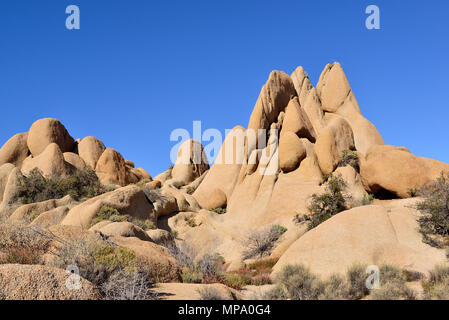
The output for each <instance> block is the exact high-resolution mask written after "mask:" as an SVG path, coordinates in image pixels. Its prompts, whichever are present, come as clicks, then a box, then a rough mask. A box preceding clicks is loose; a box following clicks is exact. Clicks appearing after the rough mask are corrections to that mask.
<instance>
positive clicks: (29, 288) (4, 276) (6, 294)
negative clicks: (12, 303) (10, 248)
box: [0, 264, 100, 300]
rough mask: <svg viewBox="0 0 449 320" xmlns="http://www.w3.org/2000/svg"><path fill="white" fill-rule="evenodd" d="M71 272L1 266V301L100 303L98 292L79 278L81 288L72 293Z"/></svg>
mask: <svg viewBox="0 0 449 320" xmlns="http://www.w3.org/2000/svg"><path fill="white" fill-rule="evenodd" d="M70 275H71V273H70V272H68V271H66V270H62V269H58V268H54V267H50V266H40V265H19V264H5V265H0V297H2V298H3V299H5V300H99V299H100V294H99V292H98V290H97V288H96V287H95V286H94V285H93V284H92V283H90V282H89V281H87V280H85V279H83V278H81V277H80V278H79V280H80V288H79V289H69V288H68V287H67V285H66V284H67V279H68V277H69V276H70Z"/></svg>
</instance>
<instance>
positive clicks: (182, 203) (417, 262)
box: [0, 63, 449, 298]
mask: <svg viewBox="0 0 449 320" xmlns="http://www.w3.org/2000/svg"><path fill="white" fill-rule="evenodd" d="M270 129H276V130H277V132H278V134H267V135H265V136H264V135H256V136H253V135H252V132H258V131H257V130H268V131H269V130H270ZM273 132H274V131H273ZM348 150H350V151H353V152H354V154H356V155H357V158H358V161H359V164H358V166H359V167H358V168H354V167H353V166H350V165H342V163H341V160H342V157H343V155H344V152H346V151H348ZM240 160H241V161H240ZM35 168H38V169H39V170H40V171H41V172H42V174H43V175H44V176H51V175H58V176H61V177H66V176H71V175H73V174H74V173H75V172H77V171H79V170H86V169H87V168H90V169H91V170H94V172H95V174H96V176H97V177H98V179H99V181H100V182H101V183H102V184H103V185H107V186H110V187H111V191H110V192H107V193H103V194H100V195H97V196H95V197H92V198H90V199H87V200H86V199H83V200H76V201H75V200H74V199H72V198H71V197H70V196H67V197H65V198H62V199H50V200H46V201H44V202H38V203H32V204H26V205H23V203H21V202H20V190H21V186H22V185H23V181H24V179H25V177H26V176H28V175H29V174H30V173H31V172H32V171H33V169H35ZM442 171H445V172H449V165H447V164H445V163H442V162H439V161H437V160H433V159H426V158H419V157H416V156H414V155H413V154H411V153H410V152H409V150H408V149H406V148H403V147H394V146H388V145H385V143H384V140H383V139H382V137H381V135H380V134H379V132H378V131H377V129H376V128H375V126H374V125H373V124H372V123H371V122H369V121H368V120H367V119H366V118H364V117H363V115H362V113H361V109H360V107H359V105H358V103H357V101H356V98H355V96H354V93H353V91H352V89H351V87H350V86H349V83H348V80H347V78H346V75H345V74H344V72H343V69H342V67H341V66H340V64H338V63H333V64H329V65H327V66H326V67H325V68H324V70H323V72H322V74H321V76H320V79H319V82H318V84H317V86H316V87H313V86H312V84H311V82H310V80H309V78H308V75H307V74H306V72H305V71H304V70H303V68H302V67H298V68H297V69H296V70H295V71H294V72H293V73H292V74H291V75H290V76H289V75H287V74H286V73H284V72H281V71H273V72H272V73H271V74H270V76H269V78H268V81H267V83H266V84H265V85H264V86H263V88H262V90H261V92H260V95H259V98H258V100H257V102H256V104H255V106H254V109H253V112H252V114H251V117H250V119H249V123H248V126H247V128H246V129H245V128H243V127H241V126H236V127H235V128H234V129H233V130H232V131H231V132H230V133H229V135H228V136H227V137H226V139H225V141H224V143H223V146H222V149H221V151H220V153H219V155H218V157H217V159H216V161H215V163H214V164H213V165H212V166H209V163H208V161H207V157H206V156H205V155H204V150H203V147H202V146H201V144H200V143H199V142H197V141H193V140H189V141H186V142H185V143H184V144H183V145H182V146H181V148H180V149H179V152H178V160H177V161H176V163H175V164H174V166H173V168H170V169H169V170H167V171H166V172H163V173H161V174H159V175H157V176H156V177H155V178H154V180H153V178H152V177H151V176H150V175H149V174H148V173H147V172H146V171H145V170H144V169H142V168H135V167H134V164H133V163H132V161H128V160H124V158H123V157H122V156H121V155H120V153H119V152H118V151H116V150H113V149H107V148H106V147H105V146H104V144H103V143H102V142H101V141H100V140H99V139H97V138H94V137H86V138H84V139H82V140H81V139H79V140H76V141H75V140H74V139H73V138H72V137H71V136H70V134H69V133H68V131H67V130H66V128H65V127H64V125H62V124H61V123H60V122H59V121H58V120H55V119H42V120H39V121H37V122H36V123H34V124H33V125H32V126H31V128H30V130H29V131H28V132H27V133H20V134H17V135H15V136H14V137H12V138H11V139H10V140H9V141H7V142H6V143H5V145H4V146H3V147H2V148H1V149H0V202H1V204H0V216H1V217H2V218H3V219H7V220H9V221H19V220H23V219H24V218H27V217H30V216H33V217H34V218H33V219H30V220H31V221H29V222H30V223H31V225H37V226H39V227H41V228H43V229H45V230H49V229H51V228H53V231H54V232H60V233H61V234H62V235H64V234H65V233H64V232H62V231H61V230H65V229H64V228H75V230H77V231H76V233H78V234H81V233H85V232H87V233H92V234H94V233H101V234H102V235H103V236H106V237H110V239H112V241H114V242H115V243H116V244H118V245H120V246H124V247H127V248H130V249H131V250H133V251H134V252H136V253H137V254H138V255H139V256H142V257H144V259H146V261H147V263H148V265H151V266H152V268H154V269H155V270H157V272H156V273H157V274H158V277H159V280H160V281H161V282H179V281H180V276H179V274H180V272H181V270H180V267H179V265H178V262H177V261H175V260H174V259H173V257H171V256H170V255H169V254H168V252H167V250H166V249H165V248H163V247H162V246H160V244H166V243H167V241H173V243H177V244H178V245H180V244H187V245H188V246H189V247H190V248H191V249H192V252H194V253H195V257H196V258H197V259H199V258H201V257H202V256H204V255H205V254H207V253H213V252H216V253H219V254H220V255H221V256H223V258H224V260H225V261H226V268H227V271H232V270H239V269H241V268H242V267H244V266H245V265H246V264H247V263H248V262H250V261H251V259H249V260H248V259H245V258H244V254H243V253H244V252H245V250H246V249H247V248H246V247H247V236H248V234H250V233H251V232H253V231H254V230H260V229H262V228H266V227H268V228H269V227H271V226H273V225H280V226H283V227H285V228H286V229H287V231H286V232H285V233H284V234H283V235H282V236H281V237H280V239H279V240H277V242H276V247H275V248H274V249H273V250H272V252H270V253H269V257H270V258H274V259H279V261H278V262H277V264H276V265H275V266H274V268H273V274H272V276H274V275H276V273H277V272H279V270H280V269H281V268H282V267H283V266H286V265H288V264H295V263H301V264H304V265H306V266H308V267H310V268H311V269H312V270H313V272H315V273H317V274H320V275H323V276H327V275H329V274H332V273H344V272H345V271H346V269H347V268H348V267H349V266H351V265H352V264H354V263H364V264H369V265H372V264H376V265H377V264H381V263H392V264H395V265H397V266H399V267H400V268H406V269H407V270H412V271H418V272H421V273H426V272H428V271H429V270H430V269H432V268H433V267H434V266H435V265H437V264H439V263H445V262H446V256H445V253H444V250H440V249H436V248H433V247H430V246H429V245H427V244H424V243H423V242H422V241H421V234H420V233H419V231H418V225H417V221H416V220H417V218H418V217H419V213H418V212H417V211H416V210H415V209H413V204H414V203H415V202H416V199H412V198H411V196H410V190H412V189H417V188H420V187H422V186H424V185H426V184H428V183H429V182H431V181H433V180H435V179H436V178H437V177H438V176H439V175H440V174H441V172H442ZM330 174H333V175H339V176H341V177H342V179H343V180H344V181H345V182H346V185H347V188H346V192H347V196H348V199H350V200H348V201H349V202H350V206H349V207H350V208H349V209H350V210H347V211H344V212H341V213H339V214H338V215H336V216H334V217H332V218H331V219H329V220H327V221H325V222H324V223H322V224H321V225H320V226H318V227H317V228H315V229H313V230H310V231H308V230H307V226H306V224H305V223H298V221H296V220H295V216H297V215H304V214H306V213H307V207H308V205H309V204H310V201H311V199H312V195H313V194H322V193H323V192H325V188H326V185H327V183H326V180H327V177H329V175H330ZM112 186H113V187H112ZM369 194H372V195H374V196H375V197H376V198H377V199H376V200H375V201H374V202H373V203H372V204H371V205H365V204H366V201H365V199H367V198H369ZM105 207H107V208H112V209H113V210H116V213H117V214H118V215H121V216H127V217H130V218H129V219H131V220H128V221H126V222H125V221H101V222H99V223H96V224H93V222H97V220H95V218H96V217H97V216H98V213H99V212H100V211H101V210H102V208H105ZM220 208H221V209H226V213H223V210H222V212H220V210H219V209H220ZM211 210H212V211H211ZM36 215H37V217H35V216H36ZM137 220H147V221H150V222H151V223H152V224H154V225H155V226H157V227H158V229H157V230H148V229H147V230H144V228H141V227H139V226H137V225H136V224H134V223H133V221H137ZM58 230H59V231H58ZM167 231H168V232H171V233H172V234H174V235H175V236H176V238H177V239H176V240H174V239H173V237H172V236H170V234H169V233H168V232H167ZM164 232H165V233H164ZM164 237H165V238H164ZM162 238H163V239H165V240H164V241H162V240H160V239H162ZM162 242H164V243H162ZM5 268H6V269H5ZM5 268H4V269H5V270H8V271H9V269H11V270H13V269H14V268H19V267H17V266H15V265H7V266H5ZM17 270H19V271H20V272H24V270H25V269H23V267H20V269H17ZM36 270H38V269H36ZM36 270H34V269H33V270H31V269H30V272H33V274H34V273H36V272H38V271H36ZM5 272H6V271H5ZM50 273H55V274H58V273H57V272H55V271H54V270H50V269H48V271H46V273H45V276H47V274H48V275H50ZM33 277H34V276H32V275H30V276H29V277H28V278H30V279H31V278H33ZM52 277H53V276H52ZM58 277H59V275H58ZM58 277H56V278H55V279H57V278H58ZM0 278H1V277H0ZM28 278H26V279H28ZM24 281H25V280H24ZM26 281H28V280H26ZM30 281H31V280H30ZM23 287H24V288H25V287H26V286H23ZM160 287H161V288H164V286H163V285H161V286H160ZM165 287H167V286H165ZM169 287H170V288H172V289H173V288H177V286H169ZM181 287H182V286H181ZM181 287H179V288H181ZM183 288H184V287H183ZM185 288H193V287H189V286H186V287H185ZM58 290H59V289H58ZM170 290H171V289H170ZM173 290H174V289H173ZM186 290H187V289H186ZM189 290H191V289H189ZM186 292H190V291H188V290H187V291H186ZM95 294H96V293H95V292H94V290H93V289H92V290H91V292H89V293H88V295H87V296H86V298H91V297H94V295H95ZM183 294H184V293H183ZM183 294H181V296H182V295H183ZM35 296H36V297H43V298H54V297H68V298H77V297H76V296H70V295H68V296H66V294H65V293H64V292H62V291H61V293H55V294H47V293H42V294H40V295H35Z"/></svg>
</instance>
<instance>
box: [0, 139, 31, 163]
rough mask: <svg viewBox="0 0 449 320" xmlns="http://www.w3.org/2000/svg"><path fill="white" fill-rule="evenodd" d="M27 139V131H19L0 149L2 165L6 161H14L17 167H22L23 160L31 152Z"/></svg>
mask: <svg viewBox="0 0 449 320" xmlns="http://www.w3.org/2000/svg"><path fill="white" fill-rule="evenodd" d="M27 140H28V133H27V132H25V133H18V134H16V135H15V136H13V137H12V138H11V139H9V140H8V141H7V142H6V143H5V144H4V145H3V147H2V148H1V149H0V166H1V165H3V164H5V163H12V164H13V165H15V166H16V167H20V166H21V165H22V162H23V160H25V158H26V157H28V155H29V154H30V151H29V150H28V145H27Z"/></svg>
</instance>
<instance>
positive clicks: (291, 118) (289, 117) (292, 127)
mask: <svg viewBox="0 0 449 320" xmlns="http://www.w3.org/2000/svg"><path fill="white" fill-rule="evenodd" d="M286 132H293V133H295V134H296V135H298V137H300V138H307V139H309V140H310V141H311V142H315V140H316V133H315V130H314V128H313V126H312V123H311V122H310V120H309V117H308V116H307V113H305V112H304V110H303V109H302V108H301V106H300V105H299V100H298V97H294V98H293V99H292V100H290V102H289V104H288V105H287V107H286V108H285V116H284V120H283V122H282V131H281V133H286Z"/></svg>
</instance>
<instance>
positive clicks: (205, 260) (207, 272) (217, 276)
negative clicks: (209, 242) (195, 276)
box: [198, 253, 224, 283]
mask: <svg viewBox="0 0 449 320" xmlns="http://www.w3.org/2000/svg"><path fill="white" fill-rule="evenodd" d="M223 265H224V258H223V257H222V256H221V255H219V254H218V253H214V254H205V255H204V256H203V257H202V258H201V260H200V261H199V262H198V268H199V271H200V272H201V274H202V275H203V282H204V283H214V282H220V280H221V278H222V276H223V274H222V267H223Z"/></svg>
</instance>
